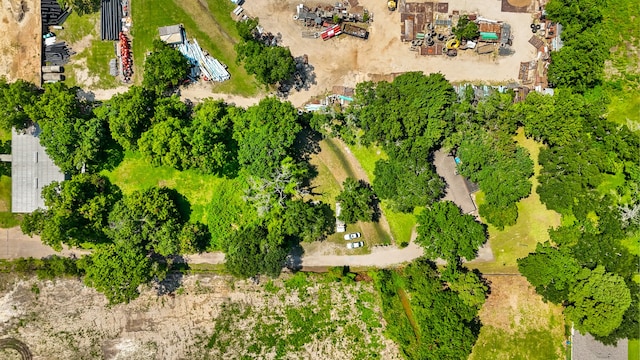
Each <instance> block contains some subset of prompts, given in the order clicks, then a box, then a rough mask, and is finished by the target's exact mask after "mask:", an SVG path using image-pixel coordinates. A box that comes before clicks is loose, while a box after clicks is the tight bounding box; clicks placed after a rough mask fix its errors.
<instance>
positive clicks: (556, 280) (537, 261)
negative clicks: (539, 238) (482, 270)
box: [518, 242, 588, 304]
mask: <svg viewBox="0 0 640 360" xmlns="http://www.w3.org/2000/svg"><path fill="white" fill-rule="evenodd" d="M518 270H519V271H520V273H521V274H522V275H524V276H525V277H526V278H527V280H528V281H529V282H530V283H531V285H533V286H534V287H535V288H536V292H537V293H538V294H540V295H542V297H543V298H544V299H545V300H549V301H551V302H554V303H556V304H561V303H562V302H564V301H565V300H566V299H567V298H568V296H569V291H570V290H571V289H572V288H573V286H574V284H575V282H576V281H577V278H578V276H579V274H580V273H582V272H583V271H584V270H583V268H582V267H581V266H580V264H578V261H577V260H576V259H574V258H573V257H571V255H570V254H569V253H568V251H566V250H565V249H563V248H561V249H558V248H555V247H553V246H551V244H550V243H549V242H546V243H544V244H540V243H539V244H538V245H537V247H536V251H535V252H534V253H531V254H529V255H528V256H527V257H525V258H522V259H518ZM587 271H588V270H587Z"/></svg>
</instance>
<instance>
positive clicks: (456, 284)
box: [443, 264, 489, 310]
mask: <svg viewBox="0 0 640 360" xmlns="http://www.w3.org/2000/svg"><path fill="white" fill-rule="evenodd" d="M456 266H457V265H456V264H452V265H447V269H446V270H445V272H444V273H443V278H444V279H445V280H446V281H447V284H448V285H449V289H451V290H453V291H455V292H456V293H457V294H458V297H459V298H460V300H461V301H462V302H463V303H464V304H465V305H467V306H470V307H473V308H476V309H477V310H480V308H482V305H483V304H484V302H485V300H486V299H487V295H488V292H489V286H487V284H486V283H485V282H484V281H483V279H482V278H481V277H480V276H479V275H478V274H476V273H475V272H473V271H468V270H467V269H456V270H453V271H451V270H449V269H450V268H451V267H456ZM447 273H449V274H447ZM447 275H448V276H447Z"/></svg>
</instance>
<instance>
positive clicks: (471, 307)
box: [376, 259, 487, 359]
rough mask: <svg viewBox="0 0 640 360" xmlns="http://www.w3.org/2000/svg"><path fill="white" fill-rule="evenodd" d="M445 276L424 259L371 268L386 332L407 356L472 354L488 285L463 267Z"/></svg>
mask: <svg viewBox="0 0 640 360" xmlns="http://www.w3.org/2000/svg"><path fill="white" fill-rule="evenodd" d="M446 278H447V279H445V278H444V277H441V275H440V274H439V273H438V271H437V270H436V267H435V265H434V264H432V263H429V262H428V261H426V260H424V259H420V260H417V261H415V262H413V263H411V264H410V265H408V266H407V267H405V268H403V269H402V270H396V271H394V270H381V271H379V272H378V273H376V286H377V288H378V290H379V291H380V296H381V298H382V311H383V314H384V317H385V319H386V321H387V326H386V331H387V334H388V336H389V337H390V338H391V339H393V340H394V341H396V342H397V343H398V345H399V347H400V351H401V352H402V354H403V355H404V356H405V358H407V359H467V358H468V357H469V354H470V353H471V349H472V348H473V345H474V343H475V342H476V340H477V338H478V334H479V331H480V326H481V325H480V320H479V318H478V310H479V308H480V306H481V304H482V303H484V299H485V298H486V293H487V287H486V285H484V284H483V282H482V281H481V279H480V278H479V277H478V276H477V275H476V274H474V273H468V272H465V271H460V270H457V271H453V272H451V273H450V274H449V275H448V276H447V277H446ZM447 284H449V286H447ZM452 284H455V285H453V286H452ZM444 339H446V340H444Z"/></svg>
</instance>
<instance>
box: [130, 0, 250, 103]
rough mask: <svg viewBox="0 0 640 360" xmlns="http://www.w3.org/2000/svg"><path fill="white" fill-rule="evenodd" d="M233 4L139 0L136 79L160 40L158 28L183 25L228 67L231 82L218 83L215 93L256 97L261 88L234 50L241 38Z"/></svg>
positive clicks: (134, 13)
mask: <svg viewBox="0 0 640 360" xmlns="http://www.w3.org/2000/svg"><path fill="white" fill-rule="evenodd" d="M233 6H234V5H233V4H232V3H231V2H229V1H225V0H209V1H206V2H203V1H198V0H183V1H178V0H138V1H136V2H135V3H134V4H133V7H132V9H131V10H132V16H133V28H132V35H133V42H132V47H133V55H134V57H133V59H134V64H135V68H134V70H135V71H136V80H137V81H138V82H139V81H140V80H141V75H142V68H143V63H144V58H145V54H146V52H148V51H149V50H150V49H151V47H152V43H153V40H154V39H157V38H158V27H160V26H166V25H172V24H183V25H184V27H185V29H186V31H187V36H189V37H190V38H196V39H197V40H198V43H199V44H200V46H202V48H203V49H205V50H206V51H208V52H209V53H210V54H211V55H212V56H214V57H215V58H217V59H219V60H220V61H222V62H223V63H224V64H226V65H227V66H228V67H229V68H228V70H229V73H230V74H231V80H229V81H226V82H224V83H221V84H215V85H214V87H213V91H216V92H224V93H231V94H238V95H244V96H251V95H256V94H257V93H258V85H257V83H256V81H255V80H254V79H253V77H251V76H250V75H248V74H247V72H246V71H245V70H244V68H242V67H241V66H240V65H238V64H236V53H235V50H234V48H233V46H234V44H235V43H236V42H237V39H238V35H237V32H236V30H235V25H234V24H233V20H232V19H231V17H230V15H229V14H230V13H231V11H232V10H233Z"/></svg>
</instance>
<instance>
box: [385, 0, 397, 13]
mask: <svg viewBox="0 0 640 360" xmlns="http://www.w3.org/2000/svg"><path fill="white" fill-rule="evenodd" d="M397 7H398V4H397V3H396V1H395V0H389V2H387V8H389V11H394V10H395V9H396V8H397Z"/></svg>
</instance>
